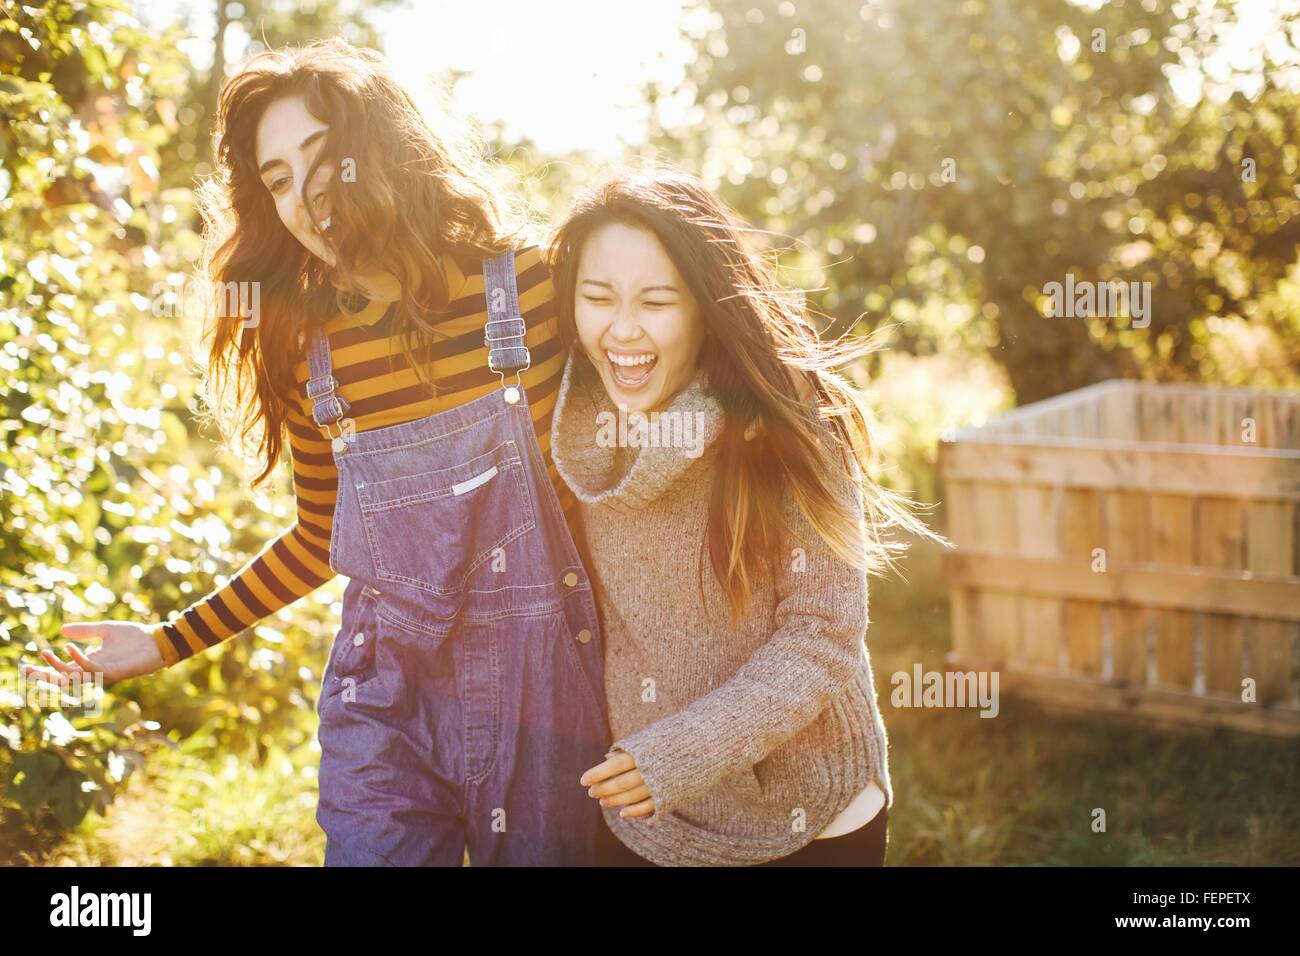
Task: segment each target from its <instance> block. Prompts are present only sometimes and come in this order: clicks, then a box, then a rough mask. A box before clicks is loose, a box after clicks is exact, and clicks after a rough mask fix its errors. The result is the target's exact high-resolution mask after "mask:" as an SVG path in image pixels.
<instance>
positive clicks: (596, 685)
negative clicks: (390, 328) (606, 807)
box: [307, 252, 611, 866]
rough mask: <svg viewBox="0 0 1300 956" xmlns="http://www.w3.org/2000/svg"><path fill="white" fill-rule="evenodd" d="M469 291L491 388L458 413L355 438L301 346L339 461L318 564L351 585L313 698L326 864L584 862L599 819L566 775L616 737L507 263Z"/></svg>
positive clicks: (494, 263)
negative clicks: (476, 296) (328, 530)
mask: <svg viewBox="0 0 1300 956" xmlns="http://www.w3.org/2000/svg"><path fill="white" fill-rule="evenodd" d="M483 277H484V293H485V296H486V297H487V301H488V313H487V314H488V321H487V326H486V328H485V329H484V339H485V342H486V344H487V346H488V349H489V358H488V366H489V368H490V369H491V370H492V371H494V372H497V373H498V374H499V375H500V376H501V384H502V387H501V388H498V389H495V390H493V391H492V392H491V393H490V394H488V395H485V396H483V397H481V398H477V399H474V400H473V401H471V402H468V403H466V404H464V405H462V406H460V407H458V408H453V409H450V410H448V411H445V412H439V413H437V414H433V415H429V416H427V417H426V418H422V419H419V420H417V421H412V422H405V423H403V424H398V425H392V426H388V427H385V428H377V429H372V430H369V431H362V432H357V431H356V430H355V429H354V428H352V427H351V424H352V423H351V420H350V419H348V418H347V417H346V415H347V412H348V410H349V404H348V402H347V401H346V400H345V399H344V398H343V396H342V395H340V394H338V392H337V391H336V389H337V382H336V381H335V379H334V377H333V375H332V366H331V363H330V349H329V341H328V338H327V336H326V334H325V330H324V329H323V328H321V327H317V328H316V329H315V330H314V332H313V335H312V338H311V342H310V346H309V359H308V361H309V368H310V376H311V377H310V380H309V382H308V384H307V396H308V398H309V399H311V400H312V403H313V404H312V417H313V419H314V420H315V421H316V424H317V425H319V426H321V427H322V428H324V429H325V430H326V432H327V433H328V434H330V436H331V437H332V438H333V457H334V461H335V463H336V465H337V466H338V499H337V503H336V506H335V511H334V526H333V533H332V535H331V537H330V566H331V567H332V568H333V569H334V570H335V571H337V572H339V573H340V574H343V575H346V576H347V577H348V578H349V579H350V581H349V583H348V585H347V588H346V590H345V592H344V596H343V613H342V627H341V628H340V630H339V632H338V635H337V637H336V638H335V639H334V643H333V647H332V648H331V650H330V657H329V663H328V664H327V665H326V670H325V677H324V681H323V686H322V689H321V694H320V698H319V700H318V702H317V712H318V714H319V716H320V725H319V731H318V739H319V742H320V747H321V761H320V803H319V806H318V809H317V812H316V819H317V821H318V822H319V823H320V826H321V828H322V829H323V830H324V831H325V835H326V848H325V865H326V866H335V865H397V866H426V865H435V866H459V865H461V863H462V860H463V856H464V851H465V849H466V848H467V847H468V850H469V859H470V863H471V865H473V866H493V865H588V864H592V863H594V861H595V853H596V846H597V838H598V835H599V832H600V827H602V826H604V823H603V821H602V819H601V814H600V807H599V803H598V802H597V801H596V800H594V799H592V798H591V797H589V796H587V792H586V789H585V788H584V787H583V786H582V785H581V784H580V783H579V782H578V778H579V777H580V776H581V775H582V773H583V771H584V770H586V769H587V768H589V767H592V766H595V765H596V764H598V763H600V762H601V761H602V760H604V759H605V754H606V752H607V751H608V749H609V743H610V740H611V737H610V734H609V725H608V719H607V716H606V710H605V691H604V667H603V657H602V640H601V635H600V631H599V628H598V625H597V618H596V605H595V601H594V600H593V598H592V591H591V583H590V580H589V578H588V576H587V573H586V570H585V569H584V568H583V566H582V564H581V562H580V558H579V555H578V551H577V549H576V548H575V546H574V541H573V537H572V536H571V534H570V533H569V528H568V525H567V524H566V523H565V520H564V515H563V512H562V511H561V509H560V503H559V500H558V498H557V497H556V494H555V489H554V488H553V487H552V485H551V481H550V478H549V476H548V475H547V473H546V467H545V464H544V462H543V460H542V455H541V449H540V448H539V447H538V444H537V437H536V431H535V429H534V425H533V418H532V413H531V412H530V410H529V406H528V395H527V392H526V391H525V389H524V387H523V385H522V383H521V382H520V381H519V374H518V373H519V372H520V371H522V370H523V369H524V368H527V367H528V365H529V364H530V361H529V354H528V349H527V347H526V346H525V345H524V331H525V326H524V320H523V318H522V317H521V316H520V313H519V295H518V290H517V289H516V286H515V266H514V254H513V253H511V252H506V253H503V254H501V255H500V256H496V257H493V258H491V259H488V260H486V261H485V262H484V273H483ZM507 371H515V383H514V384H512V385H509V386H507V385H506V377H505V373H506V372H507ZM336 433H337V434H336Z"/></svg>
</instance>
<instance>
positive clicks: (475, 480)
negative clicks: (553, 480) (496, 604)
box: [356, 440, 537, 594]
mask: <svg viewBox="0 0 1300 956" xmlns="http://www.w3.org/2000/svg"><path fill="white" fill-rule="evenodd" d="M356 492H357V502H358V504H359V506H360V511H361V522H362V524H363V525H364V527H365V532H366V540H367V542H368V544H369V547H370V557H371V560H372V561H373V562H374V566H375V574H376V576H377V577H378V578H379V579H380V580H382V581H389V582H393V583H395V584H402V585H406V586H408V587H411V588H414V589H416V590H419V591H424V592H427V593H431V594H455V593H456V592H458V591H461V590H463V589H464V588H465V586H466V583H467V582H468V580H469V577H470V575H471V574H472V573H473V571H474V570H475V569H476V568H478V567H479V566H480V565H481V564H483V562H484V561H486V560H488V559H489V558H491V557H492V556H493V555H494V553H495V552H496V551H497V549H499V548H502V547H504V546H505V545H506V544H508V543H510V542H511V541H513V540H514V539H516V538H518V537H519V536H520V535H523V534H525V533H527V532H528V531H531V530H532V529H533V528H534V527H536V524H537V520H536V516H535V514H534V511H533V500H532V495H531V494H530V493H529V491H528V482H527V480H526V478H525V476H524V466H523V462H522V460H521V459H520V457H519V449H518V447H517V446H516V444H515V443H514V441H511V440H507V441H504V442H502V443H501V444H500V445H497V446H496V447H495V448H493V449H492V450H491V451H489V452H486V453H485V454H482V455H479V456H477V457H475V458H471V459H469V460H467V461H464V462H461V463H460V464H456V465H452V466H450V467H447V468H439V469H436V470H433V471H423V472H419V473H416V474H412V475H402V476H400V477H397V478H388V479H385V480H382V481H367V482H361V483H359V484H358V485H357V486H356Z"/></svg>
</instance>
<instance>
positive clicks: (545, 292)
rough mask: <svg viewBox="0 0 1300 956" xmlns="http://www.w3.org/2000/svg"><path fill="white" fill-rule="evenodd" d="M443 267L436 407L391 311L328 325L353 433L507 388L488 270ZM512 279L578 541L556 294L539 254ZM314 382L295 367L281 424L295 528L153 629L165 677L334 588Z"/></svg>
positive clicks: (537, 399)
mask: <svg viewBox="0 0 1300 956" xmlns="http://www.w3.org/2000/svg"><path fill="white" fill-rule="evenodd" d="M444 265H445V267H446V271H447V278H448V284H449V289H450V294H451V301H450V303H449V306H448V311H447V316H446V318H445V319H444V320H443V321H441V322H440V323H439V324H438V326H437V328H438V330H439V331H440V332H442V333H444V334H445V335H447V336H448V337H447V338H446V339H445V340H439V341H437V342H436V343H435V344H434V345H433V347H432V349H431V350H430V352H429V353H428V357H429V360H431V361H432V363H433V365H432V371H433V378H434V379H435V381H436V382H437V383H438V392H439V394H438V396H437V397H436V398H435V397H434V396H433V394H432V392H431V391H430V390H429V389H428V388H427V387H426V386H425V385H424V383H423V382H421V381H420V380H419V378H418V377H417V375H416V372H415V370H414V369H413V368H412V367H411V366H410V364H409V363H408V362H407V360H406V358H405V356H404V355H403V353H402V348H401V341H400V337H399V335H397V334H396V330H395V329H394V321H393V320H394V313H395V309H394V308H393V307H392V306H391V305H389V304H387V303H383V302H377V301H376V302H371V303H369V304H368V305H367V306H366V307H365V308H363V309H362V310H361V311H360V312H359V313H348V312H340V313H339V314H338V315H336V316H334V317H333V318H331V319H330V320H329V321H328V322H327V323H326V326H325V330H326V333H327V334H328V336H329V344H330V353H331V357H332V362H333V365H334V377H335V378H336V379H337V380H338V383H339V391H340V392H341V393H342V395H343V397H344V398H345V399H347V400H348V402H349V403H350V404H351V409H350V411H349V413H348V414H349V416H350V417H351V418H353V419H355V421H356V429H357V431H367V430H369V429H373V428H383V427H385V426H388V425H396V424H398V423H401V422H408V421H413V420H415V419H419V418H424V417H426V416H428V415H432V414H434V413H436V412H441V411H446V410H447V409H449V408H454V407H456V406H458V405H463V404H464V403H465V402H468V401H472V400H473V399H475V398H478V397H480V396H482V395H486V394H488V393H489V392H491V391H492V390H493V389H494V388H499V387H500V385H501V380H500V378H499V377H498V376H497V374H496V373H495V372H493V371H491V370H490V369H489V368H488V361H487V359H488V356H487V347H486V346H485V345H484V344H483V327H484V324H485V323H486V322H487V311H486V310H487V303H486V301H485V300H484V296H483V271H482V263H481V262H478V261H474V260H470V259H466V258H461V257H458V256H447V257H445V259H444ZM515 271H516V277H517V279H516V281H517V285H518V288H519V307H520V311H521V313H522V315H523V319H524V323H525V325H526V326H527V332H526V333H525V337H524V342H525V344H527V346H528V349H529V352H530V354H531V357H532V365H531V367H529V368H528V369H525V370H524V371H523V373H522V374H521V376H520V378H521V380H522V382H523V384H524V387H525V388H527V390H528V400H529V406H530V409H531V411H532V415H533V421H534V423H535V426H536V430H537V441H538V444H539V446H540V447H541V451H542V458H543V460H544V461H545V462H546V470H547V473H548V474H549V475H550V478H551V482H552V484H553V485H554V486H555V490H556V493H557V495H558V496H559V499H560V504H561V507H562V508H563V510H564V515H565V518H566V520H567V521H568V522H569V525H570V528H571V529H572V530H574V534H575V538H577V537H578V532H577V530H576V524H575V514H576V510H577V509H576V507H575V504H576V502H575V499H574V497H573V493H572V492H571V491H570V490H569V489H568V486H566V485H565V484H564V482H563V481H562V480H560V478H559V476H558V474H557V473H556V470H555V465H554V463H553V462H552V460H551V412H552V410H553V409H554V407H555V399H556V395H557V393H558V390H559V385H560V379H561V376H562V374H563V371H564V360H565V356H564V354H563V350H562V347H561V344H560V337H559V325H558V320H557V318H556V308H555V290H554V287H553V285H552V283H551V276H550V273H549V271H548V269H547V267H546V264H545V263H544V262H543V261H542V257H541V250H540V249H539V248H538V247H536V246H528V247H526V248H524V249H520V250H519V251H518V252H516V254H515ZM307 377H308V370H307V357H306V352H305V350H304V352H303V354H302V356H301V357H300V359H299V361H298V362H297V364H296V365H295V367H294V382H295V397H296V402H295V403H294V404H292V405H290V406H289V408H288V411H287V416H286V417H287V426H288V434H289V442H288V444H289V451H290V459H291V462H292V466H293V493H294V498H295V500H296V504H297V516H296V520H295V521H294V523H293V525H292V526H290V527H289V528H288V529H287V530H286V531H285V532H284V533H283V534H281V535H280V536H278V537H277V538H275V539H274V540H273V541H271V542H270V543H269V544H268V545H267V546H266V547H265V548H264V549H262V551H261V552H260V553H259V554H258V555H257V556H256V557H255V558H253V560H252V561H250V562H249V563H248V564H247V565H245V566H244V567H243V568H242V569H240V571H239V572H238V573H237V574H236V575H235V576H234V577H233V578H231V579H230V581H228V582H227V583H226V584H225V585H223V586H221V587H219V588H217V589H216V590H214V591H212V592H211V593H210V594H208V595H207V596H205V597H203V598H202V599H200V600H199V601H197V602H195V603H194V604H192V605H190V606H189V607H188V608H186V609H185V610H184V611H183V612H181V613H180V614H179V615H178V616H175V617H173V619H171V620H169V621H167V622H164V623H161V624H157V625H154V627H153V628H152V629H151V634H152V636H153V638H154V641H155V642H156V643H157V645H158V649H159V651H160V652H161V653H162V656H163V660H164V661H165V662H166V664H167V665H168V666H170V665H172V664H175V663H177V662H179V661H182V660H184V659H186V658H188V657H190V656H192V655H194V654H196V653H198V652H200V651H203V650H205V649H206V648H209V647H212V646H214V645H216V644H218V643H220V642H221V641H224V640H226V639H227V638H229V637H232V636H234V635H236V634H239V633H241V632H242V631H244V630H246V629H247V628H249V627H251V626H252V625H254V624H256V623H257V622H258V621H260V620H262V619H263V618H265V617H266V616H268V615H270V614H273V613H275V612H276V611H278V610H280V609H281V608H283V607H286V606H288V605H289V604H292V603H293V602H294V601H296V600H298V599H299V598H301V597H303V596H304V595H306V594H309V593H310V592H312V591H314V590H316V588H318V587H320V586H321V585H322V584H324V583H325V582H326V581H329V580H330V579H331V578H333V577H334V576H335V572H334V571H333V570H332V569H331V568H330V562H329V546H330V531H331V528H332V525H333V519H334V504H335V500H336V498H337V496H338V468H337V466H336V465H335V464H334V457H333V454H332V452H331V449H330V439H329V438H328V436H327V435H326V432H325V430H324V429H322V428H319V427H318V426H317V425H316V424H315V422H313V421H312V418H311V402H310V401H309V400H308V398H307V390H306V383H307ZM580 546H581V545H580Z"/></svg>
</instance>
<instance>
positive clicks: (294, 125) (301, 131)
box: [257, 96, 335, 265]
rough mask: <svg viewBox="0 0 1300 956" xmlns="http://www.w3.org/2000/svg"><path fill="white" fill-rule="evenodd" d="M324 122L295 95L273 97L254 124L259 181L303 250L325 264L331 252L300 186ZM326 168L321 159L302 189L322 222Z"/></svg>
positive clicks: (330, 260) (325, 219)
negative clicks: (313, 221)
mask: <svg viewBox="0 0 1300 956" xmlns="http://www.w3.org/2000/svg"><path fill="white" fill-rule="evenodd" d="M328 129H329V125H328V124H327V123H322V122H321V121H320V120H318V119H317V118H316V117H314V116H312V115H311V112H310V111H309V110H308V109H307V103H306V101H305V100H304V99H303V98H302V97H301V96H290V97H284V98H282V99H278V100H276V101H275V102H273V103H271V104H270V105H269V106H267V108H266V110H265V111H264V112H263V113H262V118H261V120H260V121H259V122H258V124H257V166H258V174H259V175H260V176H261V177H262V183H263V185H265V186H266V188H267V191H268V192H269V193H270V194H271V199H272V201H274V203H275V211H276V212H277V213H279V215H280V221H281V222H282V223H284V227H285V228H286V229H288V230H289V232H290V233H291V234H292V235H293V237H294V238H295V239H297V240H298V241H299V242H300V243H302V245H303V246H304V247H306V249H307V251H308V252H310V253H311V254H312V255H314V256H316V257H317V258H319V259H323V260H324V261H325V262H327V263H329V264H330V265H334V259H335V257H334V252H333V250H332V249H330V247H329V243H327V242H326V241H325V239H324V238H323V237H322V236H321V234H320V233H318V232H317V231H316V228H315V227H314V226H313V225H312V222H311V217H309V216H308V215H307V210H306V208H305V205H304V199H303V193H304V190H303V188H302V184H303V182H304V181H305V180H306V177H307V170H308V169H310V168H311V164H312V162H313V160H315V158H316V154H317V153H318V152H319V151H320V148H321V145H322V144H323V142H324V140H325V131H326V130H328ZM329 179H330V171H329V168H328V166H327V165H322V166H321V167H320V169H318V170H317V171H316V179H315V181H314V182H313V183H312V184H311V189H310V190H308V191H307V192H308V194H309V195H310V201H311V202H313V203H315V204H316V216H317V218H319V219H320V220H321V221H322V223H323V224H324V223H328V216H329V208H328V202H327V200H326V197H325V186H326V184H327V183H328V182H329Z"/></svg>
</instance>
